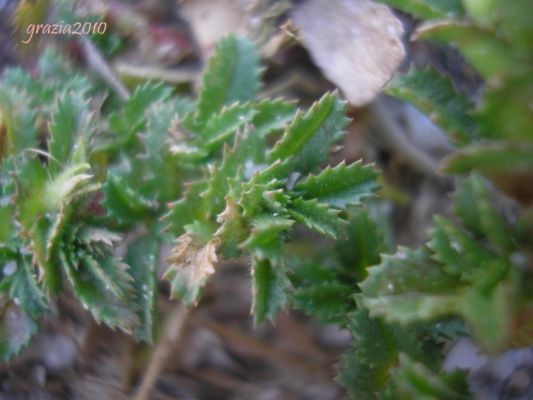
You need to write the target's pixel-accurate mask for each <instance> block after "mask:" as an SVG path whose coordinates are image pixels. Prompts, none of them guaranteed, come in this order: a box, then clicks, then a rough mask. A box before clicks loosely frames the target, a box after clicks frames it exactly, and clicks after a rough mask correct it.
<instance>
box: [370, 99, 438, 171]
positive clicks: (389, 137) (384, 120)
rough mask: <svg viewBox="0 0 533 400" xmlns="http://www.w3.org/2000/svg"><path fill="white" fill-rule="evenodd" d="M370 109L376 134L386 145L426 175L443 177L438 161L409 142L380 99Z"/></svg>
mask: <svg viewBox="0 0 533 400" xmlns="http://www.w3.org/2000/svg"><path fill="white" fill-rule="evenodd" d="M368 111H369V113H370V115H371V117H372V121H373V122H374V123H375V124H376V134H377V135H379V136H380V141H381V142H382V144H383V145H384V146H386V147H387V148H389V149H390V150H393V151H394V152H395V153H396V154H398V155H399V156H400V157H402V160H404V161H405V162H406V163H408V164H409V165H410V166H411V167H413V168H414V169H415V170H417V171H419V172H422V173H423V174H424V175H429V176H432V177H436V178H442V176H441V175H440V174H439V172H438V163H437V162H436V161H435V160H434V159H433V158H431V157H430V156H428V155H427V154H426V153H424V152H422V151H420V150H418V149H417V148H416V147H415V146H413V145H412V144H411V143H410V142H409V140H408V139H407V138H406V137H405V135H404V134H403V132H401V130H400V128H399V127H398V126H397V125H396V124H395V123H394V122H393V121H392V119H391V116H390V115H389V113H387V112H386V111H385V109H384V107H383V104H381V103H380V102H379V100H377V101H374V102H373V103H372V104H370V105H369V106H368Z"/></svg>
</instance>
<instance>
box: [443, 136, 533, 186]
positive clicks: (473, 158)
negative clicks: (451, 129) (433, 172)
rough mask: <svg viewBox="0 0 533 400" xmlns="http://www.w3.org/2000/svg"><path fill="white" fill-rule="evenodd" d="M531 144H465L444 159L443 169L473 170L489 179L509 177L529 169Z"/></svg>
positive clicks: (452, 171) (531, 165) (452, 172)
mask: <svg viewBox="0 0 533 400" xmlns="http://www.w3.org/2000/svg"><path fill="white" fill-rule="evenodd" d="M531 154H533V145H532V144H531V143H527V142H522V143H510V142H501V143H487V144H478V145H473V146H469V147H467V148H464V149H461V150H459V151H457V152H455V153H454V154H453V155H452V156H451V157H450V158H449V159H448V160H447V161H446V164H445V167H444V171H445V172H447V173H450V174H462V173H467V172H471V171H476V172H479V173H481V174H484V175H485V176H488V177H491V178H495V179H498V178H505V179H513V175H514V174H521V173H527V171H529V170H531V169H533V157H531Z"/></svg>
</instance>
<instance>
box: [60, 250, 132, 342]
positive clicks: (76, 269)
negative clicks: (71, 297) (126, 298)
mask: <svg viewBox="0 0 533 400" xmlns="http://www.w3.org/2000/svg"><path fill="white" fill-rule="evenodd" d="M67 252H68V253H69V255H67V254H66V253H65V250H60V251H58V253H59V254H58V258H59V260H60V262H61V264H62V266H63V269H64V271H65V273H66V275H67V278H68V280H69V282H70V284H71V285H72V289H73V291H74V294H75V296H76V297H77V298H78V299H79V301H80V302H81V304H82V305H83V307H84V308H86V309H87V310H88V311H90V312H91V314H92V315H93V317H94V319H95V320H96V321H99V322H100V321H101V322H104V323H105V324H106V325H108V326H109V327H110V328H115V327H119V328H120V329H122V330H124V331H125V332H131V331H132V329H133V328H134V327H135V326H137V325H138V323H139V319H138V317H137V315H136V314H135V312H134V311H133V310H132V309H131V307H130V306H129V305H127V304H126V303H124V302H122V301H121V300H119V299H118V298H117V297H115V296H113V294H112V292H111V291H110V290H108V288H106V286H105V284H104V283H103V281H102V280H101V279H99V278H97V277H96V276H95V275H94V274H92V273H90V272H89V271H87V270H85V268H83V267H81V266H80V265H79V264H78V262H77V261H76V260H75V258H74V257H75V255H74V254H71V251H69V250H67ZM109 267H115V268H118V266H117V265H116V264H115V263H111V264H110V265H109Z"/></svg>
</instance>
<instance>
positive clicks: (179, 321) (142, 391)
mask: <svg viewBox="0 0 533 400" xmlns="http://www.w3.org/2000/svg"><path fill="white" fill-rule="evenodd" d="M186 316H187V312H186V310H185V309H184V308H183V306H182V305H181V304H177V305H176V306H175V307H174V308H173V309H172V310H171V312H170V314H169V315H168V316H167V319H166V322H165V325H164V327H163V332H162V334H161V338H160V340H159V343H158V344H157V346H156V348H155V350H154V352H153V353H152V358H151V359H150V363H149V365H148V368H147V369H146V371H145V373H144V376H143V379H142V382H141V385H140V386H139V389H138V390H137V393H136V394H135V396H134V397H133V398H134V399H135V400H148V399H149V398H150V397H149V396H150V392H151V391H152V388H153V387H154V385H155V384H156V382H157V378H158V377H159V374H160V373H161V370H162V369H163V367H164V366H165V364H166V361H167V359H168V357H169V355H170V354H172V349H173V348H175V346H176V343H177V342H178V340H179V338H180V337H181V332H182V331H183V326H184V325H185V319H186Z"/></svg>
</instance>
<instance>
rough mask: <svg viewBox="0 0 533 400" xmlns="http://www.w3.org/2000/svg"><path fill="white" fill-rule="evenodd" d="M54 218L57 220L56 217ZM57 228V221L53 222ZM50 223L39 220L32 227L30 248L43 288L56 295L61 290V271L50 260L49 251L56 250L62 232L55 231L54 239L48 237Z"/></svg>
mask: <svg viewBox="0 0 533 400" xmlns="http://www.w3.org/2000/svg"><path fill="white" fill-rule="evenodd" d="M56 218H59V216H57V217H56ZM54 225H55V226H56V228H57V226H58V225H57V220H56V221H55V222H54ZM52 229H53V228H52V221H51V220H50V219H49V218H48V217H46V216H45V217H43V218H39V219H38V220H37V221H36V222H35V224H34V225H33V228H32V231H31V239H32V242H31V248H32V251H33V262H34V263H35V264H36V265H37V266H38V267H39V269H40V271H39V273H40V276H41V278H42V282H43V284H44V287H45V288H46V290H47V291H48V292H49V293H50V294H57V293H59V290H60V289H61V269H60V266H59V264H58V263H56V262H54V261H52V260H51V259H50V257H51V254H50V250H55V249H56V248H57V244H58V243H57V242H58V241H59V239H60V238H61V235H62V233H63V232H60V230H59V229H55V231H56V233H57V234H56V239H55V240H54V238H52V237H50V234H51V230H52Z"/></svg>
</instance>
